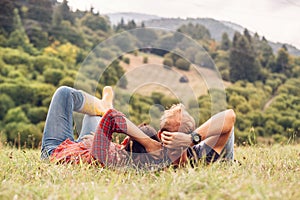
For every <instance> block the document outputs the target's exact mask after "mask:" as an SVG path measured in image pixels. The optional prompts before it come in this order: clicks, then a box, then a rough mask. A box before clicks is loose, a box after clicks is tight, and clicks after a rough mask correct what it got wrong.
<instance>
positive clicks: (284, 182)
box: [0, 145, 300, 200]
mask: <svg viewBox="0 0 300 200" xmlns="http://www.w3.org/2000/svg"><path fill="white" fill-rule="evenodd" d="M235 152H236V159H237V160H239V161H240V163H241V165H239V164H237V163H234V164H228V163H227V164H226V163H215V164H213V165H209V166H203V165H201V166H199V167H197V168H190V167H187V168H182V169H178V170H176V171H174V170H168V171H161V172H149V171H148V172H145V171H136V170H133V169H131V170H124V169H118V170H116V169H115V170H113V169H102V168H97V167H91V166H89V165H77V166H72V165H55V164H51V163H47V162H41V161H40V160H39V151H38V150H17V149H12V148H8V147H2V148H0V163H1V164H0V176H1V186H0V188H1V189H0V199H101V200H102V199H300V190H299V188H300V145H287V146H280V145H277V146H275V145H274V146H271V147H239V148H236V151H235Z"/></svg>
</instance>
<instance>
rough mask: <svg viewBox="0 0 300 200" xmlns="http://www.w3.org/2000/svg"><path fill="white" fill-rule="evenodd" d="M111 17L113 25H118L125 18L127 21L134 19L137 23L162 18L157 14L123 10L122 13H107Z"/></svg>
mask: <svg viewBox="0 0 300 200" xmlns="http://www.w3.org/2000/svg"><path fill="white" fill-rule="evenodd" d="M105 15H106V16H108V17H109V19H110V22H111V24H112V25H117V24H118V23H119V22H120V21H121V19H122V18H123V19H124V21H125V22H128V21H130V20H134V21H135V22H136V23H141V22H142V21H148V20H152V19H161V17H159V16H156V15H148V14H141V13H132V12H121V13H108V14H105Z"/></svg>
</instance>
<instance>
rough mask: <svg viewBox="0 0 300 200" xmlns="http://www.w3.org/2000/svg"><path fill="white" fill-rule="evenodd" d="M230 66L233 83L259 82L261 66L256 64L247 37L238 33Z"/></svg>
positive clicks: (235, 36)
mask: <svg viewBox="0 0 300 200" xmlns="http://www.w3.org/2000/svg"><path fill="white" fill-rule="evenodd" d="M229 64H230V79H231V81H233V82H235V81H238V80H248V81H250V82H253V81H255V80H257V78H258V75H259V73H260V65H259V64H258V63H257V62H256V59H255V54H254V51H253V48H252V47H251V43H250V42H249V39H248V38H247V37H246V36H242V35H240V34H238V33H236V34H235V35H234V40H233V46H232V48H231V51H230V56H229Z"/></svg>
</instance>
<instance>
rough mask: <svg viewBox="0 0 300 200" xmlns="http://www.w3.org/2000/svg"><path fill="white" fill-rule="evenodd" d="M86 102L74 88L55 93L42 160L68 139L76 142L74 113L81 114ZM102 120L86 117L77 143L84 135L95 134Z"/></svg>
mask: <svg viewBox="0 0 300 200" xmlns="http://www.w3.org/2000/svg"><path fill="white" fill-rule="evenodd" d="M83 102H84V96H83V94H82V93H81V92H80V91H79V90H76V89H74V88H70V87H66V86H62V87H60V88H58V89H57V90H56V92H55V93H54V95H53V97H52V100H51V104H50V106H49V110H48V114H47V118H46V123H45V128H44V133H43V139H42V148H41V158H42V159H46V158H48V156H49V155H51V154H52V152H53V150H54V149H56V147H57V146H58V145H60V144H61V143H62V142H63V141H65V140H66V139H68V138H69V139H70V140H71V141H75V139H74V133H73V111H75V112H80V110H81V108H82V106H83ZM100 120H101V117H99V116H89V115H85V116H84V118H83V122H82V128H81V132H80V134H79V137H78V139H77V140H76V141H75V142H78V141H81V138H82V137H83V136H84V135H87V134H90V133H91V132H95V131H96V128H97V126H98V124H99V122H100Z"/></svg>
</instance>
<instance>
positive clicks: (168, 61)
mask: <svg viewBox="0 0 300 200" xmlns="http://www.w3.org/2000/svg"><path fill="white" fill-rule="evenodd" d="M163 64H164V65H165V66H168V67H172V66H173V60H172V59H170V58H165V59H164V61H163Z"/></svg>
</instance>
